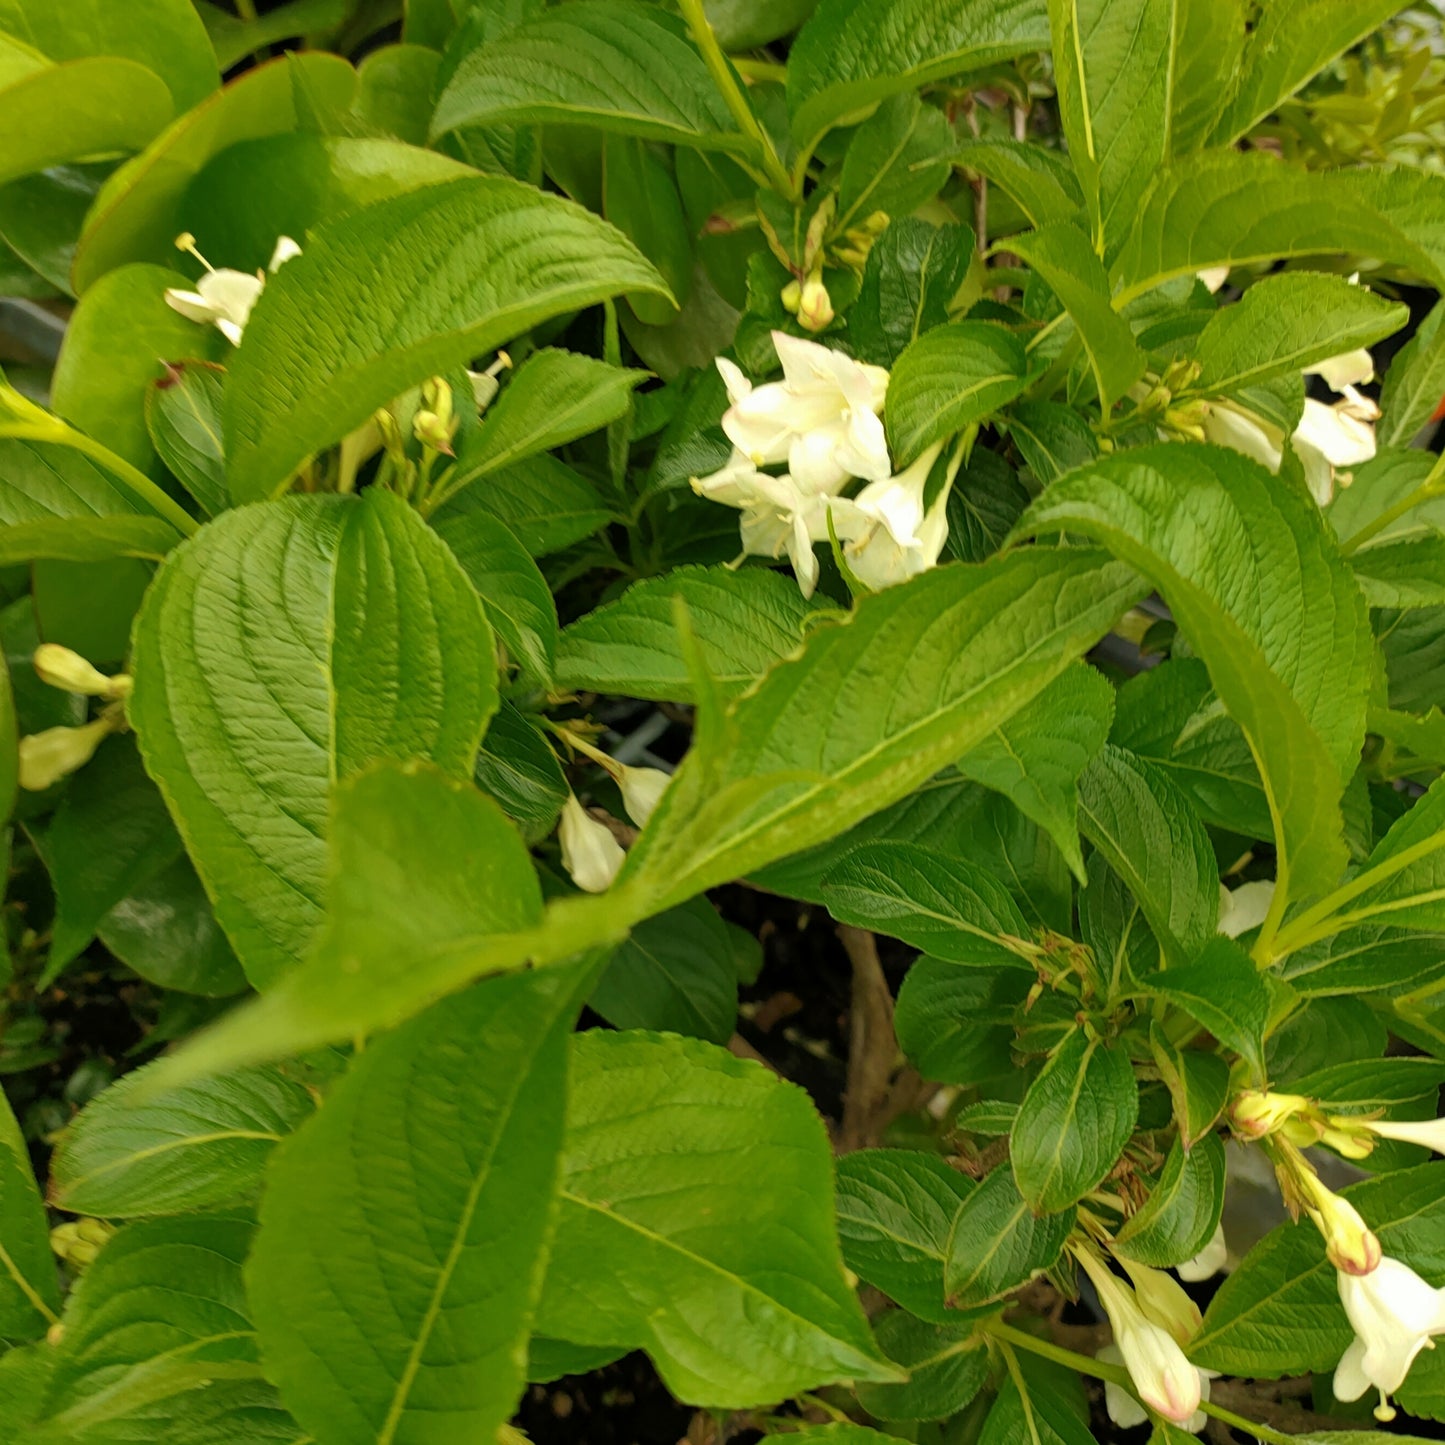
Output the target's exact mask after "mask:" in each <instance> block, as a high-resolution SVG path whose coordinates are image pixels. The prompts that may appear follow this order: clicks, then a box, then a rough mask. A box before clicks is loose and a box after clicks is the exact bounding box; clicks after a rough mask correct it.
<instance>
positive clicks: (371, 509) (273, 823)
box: [129, 491, 496, 984]
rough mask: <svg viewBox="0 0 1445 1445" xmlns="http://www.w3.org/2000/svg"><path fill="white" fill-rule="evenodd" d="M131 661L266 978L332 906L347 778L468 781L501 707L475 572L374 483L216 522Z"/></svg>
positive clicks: (219, 880) (140, 694) (148, 623)
mask: <svg viewBox="0 0 1445 1445" xmlns="http://www.w3.org/2000/svg"><path fill="white" fill-rule="evenodd" d="M132 667H133V671H134V674H135V679H136V686H135V692H134V695H133V696H132V698H131V701H130V704H129V714H130V719H131V722H132V724H133V725H134V727H135V729H136V732H137V734H138V735H139V738H140V743H141V751H142V754H143V755H144V757H145V760H146V766H147V768H148V770H149V771H150V773H151V774H152V776H153V777H155V778H156V780H157V781H158V782H159V783H160V785H161V790H162V792H164V793H165V794H166V800H167V802H168V803H169V805H170V807H171V810H172V812H173V814H174V815H175V818H176V823H177V826H178V827H179V828H180V831H181V836H182V837H183V838H184V839H185V840H186V845H187V848H188V850H189V852H190V854H191V857H192V859H193V860H194V861H195V864H196V868H197V871H198V872H199V873H200V875H201V878H202V880H203V881H204V882H205V884H206V888H207V892H208V893H210V894H211V897H212V899H213V901H214V902H215V905H216V915H217V917H218V918H219V919H220V921H221V924H222V926H223V927H224V928H225V929H226V931H227V933H228V934H229V935H230V937H231V941H232V943H233V944H234V945H235V947H236V952H237V954H238V955H239V957H240V959H241V962H242V964H243V966H244V967H245V968H246V970H247V974H248V976H249V977H250V978H251V979H252V980H253V982H259V983H262V984H269V983H272V982H274V981H275V980H276V979H277V978H278V977H279V976H280V975H281V974H282V973H284V972H285V971H286V970H287V969H288V968H289V967H290V966H291V965H292V964H293V963H295V962H296V961H297V959H298V958H299V957H300V956H301V955H302V954H303V953H304V952H305V950H306V947H307V945H308V943H309V941H310V939H311V936H312V934H313V933H314V931H315V929H316V927H317V925H318V924H319V922H320V920H321V916H322V909H323V900H324V897H325V878H324V870H325V860H326V844H325V832H326V816H327V805H328V794H329V791H330V787H331V784H332V783H333V781H335V780H336V779H337V778H340V777H345V776H347V775H348V774H350V773H354V772H357V771H359V770H360V769H362V768H364V767H365V766H366V765H367V764H369V763H371V762H374V761H375V760H376V759H378V758H385V757H391V758H409V757H427V758H431V759H432V760H433V761H435V762H437V763H438V764H439V765H440V766H441V767H443V768H444V769H446V770H447V771H449V772H451V773H453V774H456V775H459V776H463V777H466V776H469V775H470V773H471V768H472V761H473V758H474V757H475V755H476V750H477V746H478V744H479V742H480V740H481V735H482V732H483V730H484V728H485V726H486V722H487V719H488V718H489V717H490V715H491V714H492V712H493V711H494V710H495V708H496V672H495V667H496V664H495V661H494V658H493V654H492V648H491V645H490V642H489V640H488V629H487V623H486V619H485V618H484V617H483V615H482V612H481V607H480V605H479V603H478V602H477V600H476V596H475V593H473V591H472V589H471V584H470V583H469V582H468V581H467V579H466V577H465V575H464V574H463V573H462V571H461V569H460V567H459V566H458V565H457V563H456V562H455V561H454V560H453V558H452V557H451V555H450V553H448V552H447V550H446V548H445V547H444V546H443V544H442V543H441V542H440V541H439V540H438V539H437V538H436V537H435V535H434V534H433V533H432V532H431V531H430V530H429V529H428V528H427V527H426V526H425V525H424V524H423V523H422V521H421V519H420V518H419V517H417V515H416V514H415V513H414V512H413V511H412V510H411V509H410V508H408V507H406V506H405V505H404V504H403V503H401V502H399V501H398V500H397V499H396V498H395V497H393V496H391V495H389V494H387V493H384V492H378V491H371V492H368V493H367V494H366V496H365V498H363V499H362V500H360V501H357V500H354V499H350V498H321V497H298V498H294V499H290V500H288V501H286V502H285V503H283V504H281V505H278V506H275V507H266V508H254V509H251V510H247V511H238V512H228V513H226V514H225V515H224V516H222V517H221V518H220V519H219V520H217V521H215V522H213V523H212V524H211V525H210V526H209V527H207V528H205V529H204V530H203V531H202V532H201V533H200V534H199V535H198V536H197V537H195V538H194V539H193V540H192V541H191V542H190V543H189V544H187V545H186V546H185V547H183V548H181V549H179V550H178V551H176V552H175V553H173V554H172V555H171V557H170V558H169V559H168V561H167V562H166V565H165V566H164V567H163V568H162V570H161V572H160V573H159V574H158V576H157V577H156V580H155V582H154V584H153V585H152V587H151V589H150V592H149V594H148V595H147V598H146V604H145V607H144V608H143V610H142V612H141V615H140V617H139V618H138V619H137V622H136V630H135V639H134V658H133V663H132ZM422 676H425V677H426V678H428V679H430V681H429V682H428V684H427V686H426V688H425V690H424V691H422V692H420V693H418V692H416V691H415V690H414V689H415V680H416V679H417V678H418V677H422ZM180 699H187V700H188V702H187V703H186V705H180V704H179V700H180ZM258 733H259V736H262V737H264V739H265V746H264V747H261V746H258V742H257V738H258Z"/></svg>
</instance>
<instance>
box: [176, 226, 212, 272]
mask: <svg viewBox="0 0 1445 1445" xmlns="http://www.w3.org/2000/svg"><path fill="white" fill-rule="evenodd" d="M176 250H177V251H185V252H187V253H188V254H189V255H192V256H194V257H195V258H196V260H197V261H199V262H200V263H201V265H202V266H204V267H205V268H206V270H207V271H214V270H215V269H216V268H215V267H214V266H213V265H211V263H210V262H209V261H208V260H206V258H205V257H204V256H203V255H201V253H200V252H199V251H198V250H196V238H195V237H194V236H193V235H192V234H191V233H190V232H189V231H182V232H181V234H180V235H179V236H177V237H176Z"/></svg>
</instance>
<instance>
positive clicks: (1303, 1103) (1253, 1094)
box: [1229, 1089, 1313, 1139]
mask: <svg viewBox="0 0 1445 1445" xmlns="http://www.w3.org/2000/svg"><path fill="white" fill-rule="evenodd" d="M1312 1109H1313V1105H1312V1104H1311V1102H1310V1101H1309V1100H1308V1099H1306V1098H1305V1097H1304V1096H1303V1095H1302V1094H1273V1093H1266V1092H1263V1091H1261V1090H1259V1089H1245V1090H1244V1091H1243V1092H1242V1093H1239V1094H1236V1095H1235V1098H1234V1102H1233V1103H1232V1104H1231V1105H1230V1106H1229V1117H1230V1119H1231V1120H1232V1121H1233V1123H1234V1127H1235V1130H1236V1132H1238V1133H1240V1134H1243V1135H1244V1136H1245V1137H1246V1138H1249V1139H1263V1138H1264V1136H1265V1135H1266V1134H1274V1133H1277V1132H1278V1131H1279V1130H1280V1129H1282V1128H1283V1127H1284V1125H1285V1124H1286V1123H1287V1122H1288V1121H1289V1120H1290V1119H1292V1118H1293V1117H1294V1116H1295V1115H1296V1114H1303V1113H1308V1112H1310V1111H1311V1110H1312Z"/></svg>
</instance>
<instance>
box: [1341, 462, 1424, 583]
mask: <svg viewBox="0 0 1445 1445" xmlns="http://www.w3.org/2000/svg"><path fill="white" fill-rule="evenodd" d="M1434 465H1435V461H1434V455H1433V453H1431V452H1426V451H1415V450H1410V449H1405V450H1390V451H1381V452H1379V453H1377V454H1376V455H1375V456H1374V457H1373V458H1372V459H1371V460H1370V461H1368V462H1366V463H1365V464H1364V465H1363V466H1362V467H1360V468H1359V469H1358V470H1357V471H1356V473H1355V480H1354V481H1352V482H1351V483H1350V485H1349V486H1348V487H1344V488H1342V489H1341V490H1340V491H1339V492H1338V493H1337V494H1336V496H1335V498H1334V500H1333V501H1332V502H1331V503H1330V506H1329V509H1328V511H1327V512H1326V514H1325V515H1326V516H1327V517H1328V518H1329V521H1330V525H1331V526H1332V527H1333V528H1334V530H1335V535H1336V536H1337V537H1339V538H1340V540H1341V541H1342V542H1344V543H1346V544H1349V543H1352V542H1353V541H1354V539H1355V537H1356V536H1357V535H1358V534H1359V533H1361V532H1363V531H1365V530H1366V529H1367V528H1373V527H1375V526H1376V525H1378V524H1379V523H1380V522H1382V521H1384V522H1385V523H1386V525H1384V526H1383V527H1382V528H1381V529H1380V530H1379V531H1376V532H1375V533H1374V535H1373V536H1370V537H1368V538H1366V539H1365V540H1364V541H1362V542H1360V543H1359V544H1357V549H1356V551H1355V552H1353V553H1352V554H1351V556H1350V561H1351V563H1352V564H1353V565H1355V566H1356V567H1358V566H1359V565H1360V563H1361V560H1362V559H1363V558H1365V557H1366V556H1367V554H1368V553H1369V552H1371V551H1373V550H1374V549H1375V548H1376V547H1379V546H1383V545H1384V544H1386V543H1389V542H1400V541H1415V540H1418V539H1419V538H1422V537H1425V538H1433V537H1437V536H1439V534H1440V531H1441V529H1442V527H1445V502H1442V501H1441V499H1440V498H1438V497H1435V496H1431V495H1430V494H1429V493H1427V492H1423V491H1422V490H1421V489H1422V488H1423V487H1424V485H1425V483H1426V481H1427V480H1428V479H1429V476H1430V472H1431V470H1432V468H1433V467H1434ZM1411 500H1414V502H1415V505H1414V506H1412V507H1409V508H1408V509H1407V510H1406V511H1405V512H1404V513H1403V514H1401V515H1400V516H1398V517H1396V518H1395V519H1394V520H1388V519H1387V518H1386V517H1385V514H1386V513H1387V512H1391V511H1393V510H1394V509H1395V508H1396V507H1398V506H1400V505H1401V504H1403V503H1406V502H1408V501H1411Z"/></svg>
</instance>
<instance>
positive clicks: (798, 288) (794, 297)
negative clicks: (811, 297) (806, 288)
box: [782, 280, 803, 316]
mask: <svg viewBox="0 0 1445 1445" xmlns="http://www.w3.org/2000/svg"><path fill="white" fill-rule="evenodd" d="M802 299H803V288H802V285H801V284H800V283H799V282H798V281H797V280H792V281H789V282H788V284H787V285H786V286H784V287H783V293H782V302H783V310H784V311H786V312H788V314H789V315H791V316H796V315H797V314H798V305H799V303H800V302H801V301H802Z"/></svg>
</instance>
